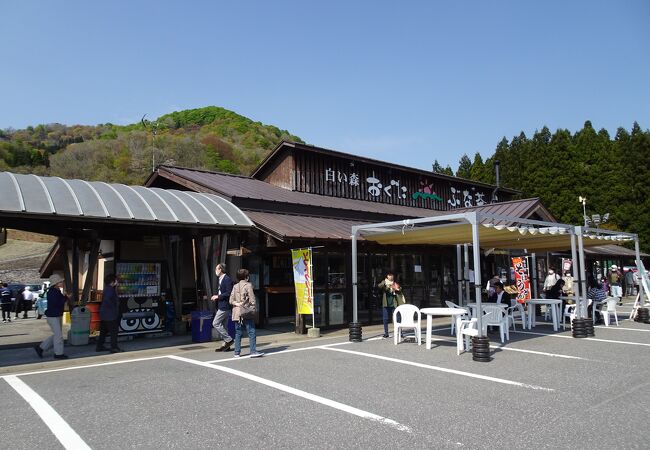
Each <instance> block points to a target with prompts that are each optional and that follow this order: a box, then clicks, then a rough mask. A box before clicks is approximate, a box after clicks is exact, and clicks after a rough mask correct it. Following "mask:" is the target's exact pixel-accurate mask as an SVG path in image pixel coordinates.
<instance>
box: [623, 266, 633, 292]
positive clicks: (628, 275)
mask: <svg viewBox="0 0 650 450" xmlns="http://www.w3.org/2000/svg"><path fill="white" fill-rule="evenodd" d="M623 270H625V269H623ZM625 291H626V292H625V295H627V296H631V295H634V272H633V271H632V269H628V270H627V272H625Z"/></svg>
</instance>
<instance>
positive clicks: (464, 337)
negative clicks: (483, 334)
mask: <svg viewBox="0 0 650 450" xmlns="http://www.w3.org/2000/svg"><path fill="white" fill-rule="evenodd" d="M494 317H495V313H494V312H489V313H487V314H484V315H483V318H482V319H483V321H486V320H488V321H489V320H492V319H493V318H494ZM475 336H478V319H477V318H476V317H474V318H472V319H465V320H461V321H460V325H459V327H458V333H456V354H457V355H460V354H461V353H462V352H464V351H469V349H470V347H471V346H470V339H469V338H470V337H475ZM463 341H465V342H464V343H463Z"/></svg>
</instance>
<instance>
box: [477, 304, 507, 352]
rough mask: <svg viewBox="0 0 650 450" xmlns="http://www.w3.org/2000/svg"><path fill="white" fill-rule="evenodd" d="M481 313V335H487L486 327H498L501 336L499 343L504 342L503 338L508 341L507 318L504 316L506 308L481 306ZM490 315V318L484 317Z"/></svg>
mask: <svg viewBox="0 0 650 450" xmlns="http://www.w3.org/2000/svg"><path fill="white" fill-rule="evenodd" d="M483 313H484V314H485V315H484V316H483V318H482V320H481V323H482V325H483V333H484V334H485V333H487V327H488V326H491V327H499V333H500V334H501V343H502V344H503V343H504V342H505V340H504V335H505V338H506V339H507V340H508V341H509V340H510V330H509V329H508V316H507V314H506V308H504V307H503V306H499V305H496V304H494V305H488V304H485V305H483ZM488 314H490V317H486V316H488Z"/></svg>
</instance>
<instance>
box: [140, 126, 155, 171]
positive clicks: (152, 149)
mask: <svg viewBox="0 0 650 450" xmlns="http://www.w3.org/2000/svg"><path fill="white" fill-rule="evenodd" d="M145 117H147V115H146V114H145V115H144V116H142V119H141V120H140V122H142V126H143V127H144V128H145V130H151V135H152V137H151V171H152V172H155V171H156V134H157V133H158V121H155V122H151V121H150V120H145Z"/></svg>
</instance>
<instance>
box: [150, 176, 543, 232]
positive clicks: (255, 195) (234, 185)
mask: <svg viewBox="0 0 650 450" xmlns="http://www.w3.org/2000/svg"><path fill="white" fill-rule="evenodd" d="M169 175H171V176H172V177H174V176H175V177H180V178H182V179H184V180H186V181H189V182H191V183H192V184H193V185H194V186H196V187H197V188H200V187H202V188H203V189H204V190H205V191H207V192H213V193H216V194H220V195H222V196H224V197H226V198H228V199H230V200H233V203H235V204H236V203H237V202H236V199H238V198H240V199H254V200H262V201H265V202H269V204H270V205H269V209H272V206H271V205H272V204H273V203H284V204H290V205H305V206H315V207H320V208H328V209H339V210H350V211H363V212H368V213H376V214H390V215H392V216H395V217H432V216H439V215H442V214H449V213H451V212H465V211H472V210H480V211H489V212H493V213H497V214H503V215H507V216H515V217H527V216H528V215H529V214H531V213H532V211H533V210H535V209H536V208H538V207H539V206H540V205H541V203H540V202H539V199H537V198H532V199H524V200H511V201H508V202H502V203H496V204H488V205H484V206H479V207H473V208H463V209H456V210H453V211H438V210H432V209H425V208H413V207H410V206H399V205H387V204H386V203H380V202H368V201H363V200H354V199H347V198H339V197H329V196H325V195H317V194H309V193H305V192H297V191H291V190H288V189H283V188H280V187H277V186H274V185H272V184H269V183H267V182H265V181H261V180H257V179H254V178H251V177H246V176H241V175H231V174H224V173H217V172H210V171H204V170H197V169H187V168H182V167H169V166H161V167H160V168H159V172H158V176H161V177H163V178H168V177H169ZM153 179H155V178H150V179H149V180H148V183H149V182H151V181H153ZM243 208H244V207H243ZM544 210H545V209H544ZM323 215H327V214H323ZM549 215H550V214H549ZM551 217H552V216H551ZM368 221H371V220H368Z"/></svg>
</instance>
